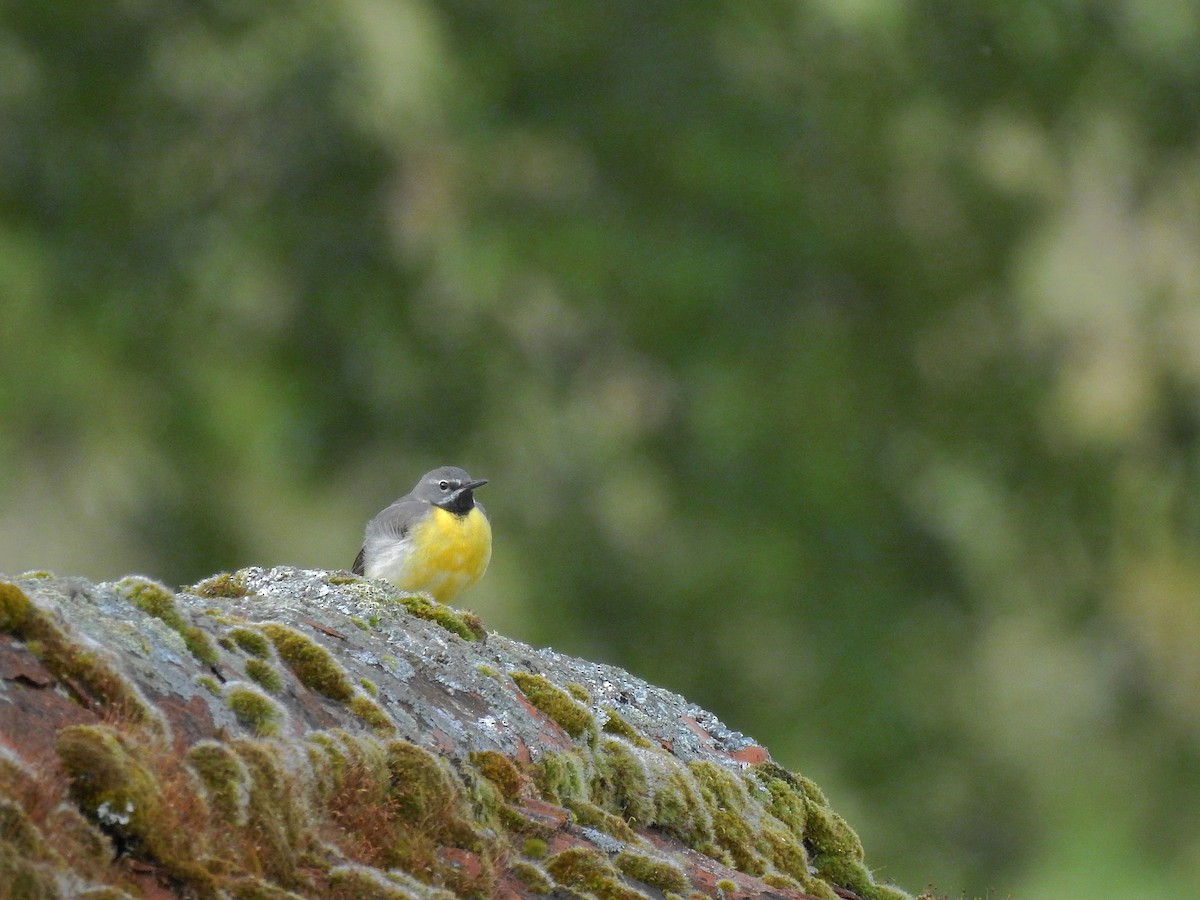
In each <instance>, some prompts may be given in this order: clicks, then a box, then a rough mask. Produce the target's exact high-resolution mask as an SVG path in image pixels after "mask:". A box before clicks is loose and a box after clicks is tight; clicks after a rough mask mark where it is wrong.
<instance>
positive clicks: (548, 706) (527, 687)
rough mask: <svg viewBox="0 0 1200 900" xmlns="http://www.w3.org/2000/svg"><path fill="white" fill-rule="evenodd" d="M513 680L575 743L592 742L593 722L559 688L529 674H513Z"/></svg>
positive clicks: (589, 716)
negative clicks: (585, 740)
mask: <svg viewBox="0 0 1200 900" xmlns="http://www.w3.org/2000/svg"><path fill="white" fill-rule="evenodd" d="M511 674H512V680H513V681H515V682H516V683H517V687H519V688H520V689H521V692H522V693H523V694H524V695H525V696H526V697H527V698H528V699H529V702H530V703H532V704H533V705H534V706H536V707H537V708H538V709H540V710H541V711H542V712H544V713H545V714H546V715H547V716H549V717H550V718H551V719H553V720H554V721H555V722H556V723H557V724H558V725H559V726H560V727H561V728H562V730H563V731H565V732H566V733H567V734H569V735H570V736H571V737H573V738H575V739H576V740H581V739H585V738H586V739H588V740H589V741H593V740H595V737H596V720H595V719H593V718H592V714H591V712H589V711H588V710H587V708H586V707H584V706H581V705H580V704H579V703H577V702H576V701H575V700H573V699H571V695H570V694H568V693H567V692H566V691H564V690H562V688H559V687H556V686H555V685H553V684H551V683H550V682H549V681H547V680H546V679H545V678H544V677H542V676H541V675H535V674H534V673H532V672H513V673H511Z"/></svg>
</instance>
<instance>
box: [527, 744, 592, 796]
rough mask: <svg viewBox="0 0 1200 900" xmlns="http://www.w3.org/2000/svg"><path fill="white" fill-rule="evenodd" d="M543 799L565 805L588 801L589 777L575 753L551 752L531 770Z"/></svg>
mask: <svg viewBox="0 0 1200 900" xmlns="http://www.w3.org/2000/svg"><path fill="white" fill-rule="evenodd" d="M530 774H531V775H532V776H533V781H534V784H535V785H537V788H538V791H539V792H540V793H541V795H542V798H543V799H545V800H547V801H549V802H551V803H558V804H560V805H561V804H564V803H566V802H568V801H570V800H587V799H588V793H589V792H588V776H587V772H586V770H585V768H584V764H583V760H581V759H580V758H579V756H578V755H577V754H575V753H557V752H555V751H553V750H552V751H550V752H548V753H546V754H545V755H544V756H543V757H542V758H541V759H540V760H538V761H537V762H536V763H534V764H533V766H532V767H531V768H530Z"/></svg>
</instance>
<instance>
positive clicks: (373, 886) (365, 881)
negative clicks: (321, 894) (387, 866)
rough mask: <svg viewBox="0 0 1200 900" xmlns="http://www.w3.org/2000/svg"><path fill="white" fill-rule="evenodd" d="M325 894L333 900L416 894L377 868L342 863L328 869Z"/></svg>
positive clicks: (407, 898) (404, 898)
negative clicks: (327, 886)
mask: <svg viewBox="0 0 1200 900" xmlns="http://www.w3.org/2000/svg"><path fill="white" fill-rule="evenodd" d="M422 893H424V892H422ZM438 893H439V895H441V896H447V897H452V896H453V895H452V894H448V893H447V892H438ZM327 896H328V897H331V898H333V900H415V898H416V897H417V896H418V895H417V894H415V893H414V892H412V891H409V890H406V889H405V888H404V887H402V886H401V885H399V884H397V883H396V882H394V881H392V880H391V879H389V878H388V877H387V876H386V875H384V874H383V873H382V872H380V871H379V870H377V869H372V868H367V867H366V866H357V865H342V866H336V867H335V868H333V869H330V870H329V892H328V894H327Z"/></svg>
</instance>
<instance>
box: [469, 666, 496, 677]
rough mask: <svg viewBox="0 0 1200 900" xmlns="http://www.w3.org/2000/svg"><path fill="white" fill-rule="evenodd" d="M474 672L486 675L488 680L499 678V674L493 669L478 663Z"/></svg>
mask: <svg viewBox="0 0 1200 900" xmlns="http://www.w3.org/2000/svg"><path fill="white" fill-rule="evenodd" d="M475 671H476V672H478V673H479V674H480V675H486V676H487V677H488V678H499V677H500V673H499V672H497V671H496V670H495V669H494V668H493V667H491V666H489V665H488V664H487V663H480V664H479V665H477V666H476V667H475Z"/></svg>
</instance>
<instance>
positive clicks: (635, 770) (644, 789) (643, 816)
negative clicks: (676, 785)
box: [591, 738, 655, 825]
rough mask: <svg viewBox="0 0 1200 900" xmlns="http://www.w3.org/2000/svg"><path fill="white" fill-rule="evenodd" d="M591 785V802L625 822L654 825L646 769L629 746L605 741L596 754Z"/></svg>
mask: <svg viewBox="0 0 1200 900" xmlns="http://www.w3.org/2000/svg"><path fill="white" fill-rule="evenodd" d="M595 761H596V766H595V774H594V775H593V776H592V781H591V795H592V799H593V800H594V801H595V802H597V803H599V804H601V805H602V806H604V807H605V808H606V809H611V810H612V811H613V812H615V813H617V814H618V815H620V816H621V817H622V819H624V820H625V821H628V822H632V823H634V824H637V825H648V824H650V823H651V822H653V821H654V818H655V813H654V800H653V794H652V792H651V790H650V784H649V781H648V778H647V774H646V769H645V767H644V766H643V765H642V762H641V760H640V759H638V757H637V755H636V754H635V753H634V751H633V750H632V749H631V748H630V747H629V745H628V744H626V743H624V742H623V741H619V740H615V739H613V738H608V739H606V740H605V741H603V742H602V743H601V745H600V752H598V753H597V754H596V758H595Z"/></svg>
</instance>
